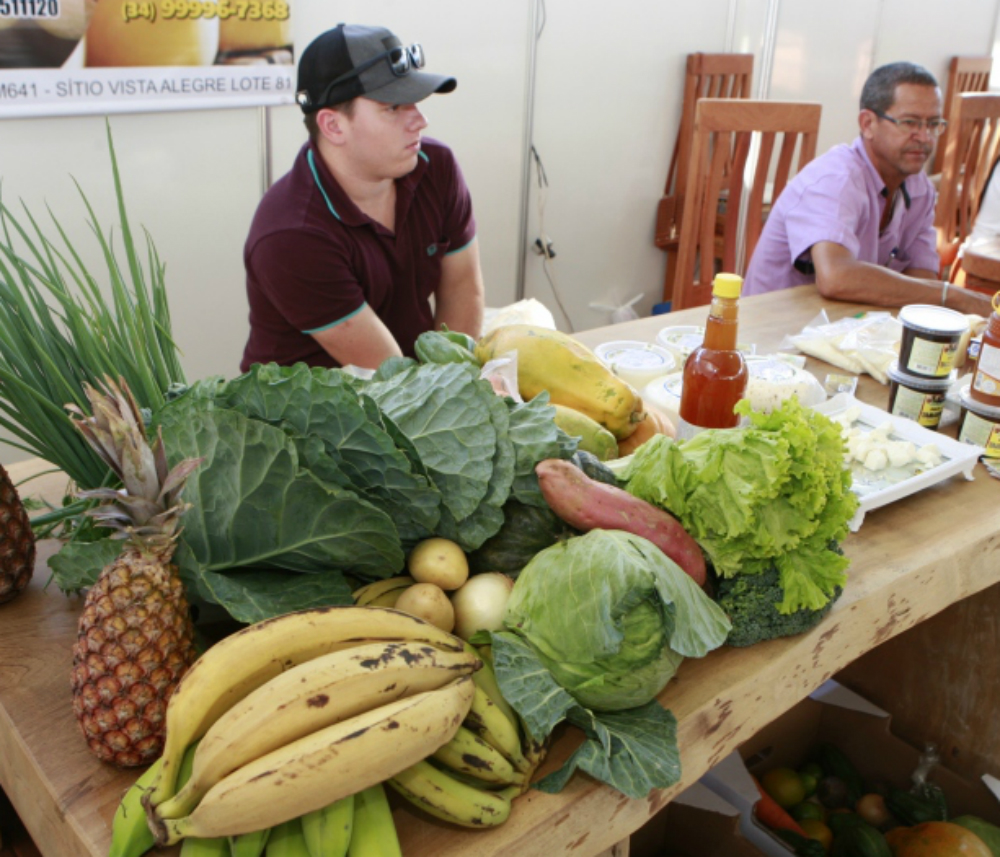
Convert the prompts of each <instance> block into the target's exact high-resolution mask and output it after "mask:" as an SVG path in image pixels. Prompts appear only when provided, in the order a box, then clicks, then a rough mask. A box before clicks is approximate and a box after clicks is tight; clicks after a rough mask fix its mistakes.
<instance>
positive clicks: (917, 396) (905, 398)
mask: <svg viewBox="0 0 1000 857" xmlns="http://www.w3.org/2000/svg"><path fill="white" fill-rule="evenodd" d="M943 410H944V393H921V392H920V391H919V390H911V389H909V388H908V387H904V386H902V385H901V384H900V385H899V386H898V388H897V390H896V398H895V400H894V401H893V403H892V414H893V416H896V417H906V419H908V420H913V421H914V422H917V423H920V425H922V426H924V427H925V428H932V429H936V428H937V427H938V425H939V424H940V423H941V412H942V411H943Z"/></svg>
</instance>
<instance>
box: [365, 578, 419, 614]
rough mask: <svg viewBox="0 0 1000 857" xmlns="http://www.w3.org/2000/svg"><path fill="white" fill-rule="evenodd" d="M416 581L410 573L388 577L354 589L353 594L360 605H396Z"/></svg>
mask: <svg viewBox="0 0 1000 857" xmlns="http://www.w3.org/2000/svg"><path fill="white" fill-rule="evenodd" d="M416 582H417V581H415V580H414V579H413V578H412V577H410V575H408V574H403V575H400V576H399V577H387V578H385V580H376V581H375V582H373V583H369V584H367V585H365V586H362V587H361V588H360V589H356V590H354V592H352V593H351V596H352V597H353V598H354V603H355V604H356V605H357V606H358V607H395V606H396V601H397V600H398V599H399V596H400V595H402V594H403V591H404V590H406V589H408V588H409V587H411V586H413V584H414V583H416Z"/></svg>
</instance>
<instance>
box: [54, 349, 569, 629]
mask: <svg viewBox="0 0 1000 857" xmlns="http://www.w3.org/2000/svg"><path fill="white" fill-rule="evenodd" d="M552 411H553V409H552V408H551V407H550V406H549V405H548V402H547V397H536V398H535V399H533V400H532V401H530V402H527V403H523V404H522V403H516V402H514V401H513V400H511V399H506V398H501V397H499V396H497V395H496V394H495V393H494V392H493V388H492V387H491V386H490V384H489V383H488V382H487V381H483V380H480V379H479V373H478V367H476V366H473V365H471V364H468V363H445V364H434V363H428V364H424V365H421V364H417V363H415V362H414V361H412V360H405V359H401V360H393V361H387V363H386V364H383V366H382V367H380V369H379V371H378V372H377V373H376V375H375V376H374V377H373V378H372V379H371V380H370V381H365V380H361V379H359V378H356V377H354V376H352V375H350V374H348V373H345V372H343V371H341V370H336V369H334V370H330V369H318V368H312V369H310V368H309V367H307V366H305V365H304V364H299V365H296V366H293V367H279V366H277V365H275V364H270V365H266V366H254V367H253V368H252V369H251V370H250V372H248V373H246V374H245V375H242V376H240V377H238V378H236V379H234V380H231V381H223V380H221V379H208V380H203V381H200V382H198V383H196V384H194V385H193V386H192V387H191V388H190V389H188V390H187V391H186V392H184V393H183V394H182V395H180V396H178V397H177V398H175V399H174V400H173V401H170V402H168V403H167V404H166V405H164V407H162V408H161V409H160V410H159V411H157V412H156V414H155V415H154V423H158V424H159V425H160V426H161V427H162V430H163V440H164V443H165V445H166V448H167V451H168V456H169V458H170V461H171V462H176V461H179V460H181V459H184V458H193V457H203V458H204V463H203V464H202V466H201V467H199V468H198V469H197V470H196V471H195V473H194V474H193V475H192V476H191V478H190V479H189V480H188V483H187V487H186V488H185V494H184V499H185V500H186V501H188V502H190V503H191V504H192V508H191V510H190V511H189V512H188V513H187V514H186V515H185V517H184V530H183V533H182V536H181V545H180V548H179V549H178V551H177V554H176V556H175V562H176V563H177V565H178V566H179V568H180V571H181V575H182V577H183V578H184V579H185V580H186V581H187V582H188V584H189V588H190V587H194V588H195V591H196V592H197V594H198V595H199V596H201V598H203V599H205V600H207V601H209V602H211V603H217V604H221V605H222V606H223V607H225V609H226V610H227V611H228V612H229V613H230V615H232V616H233V617H234V618H236V619H238V620H240V621H243V622H255V621H259V620H261V619H264V618H267V617H269V616H274V615H278V614H281V613H287V612H289V611H292V610H298V609H303V608H306V607H311V606H315V605H319V604H337V603H349V602H350V600H351V597H350V586H349V584H348V582H347V581H346V580H345V578H344V573H345V572H350V573H352V574H353V575H356V576H359V577H362V578H369V579H370V578H382V577H389V576H391V575H393V574H397V573H399V572H400V570H401V569H402V567H403V564H404V558H405V554H406V551H407V550H408V549H409V548H410V547H412V546H413V545H414V544H415V543H416V542H417V541H419V540H421V539H424V538H427V537H428V536H431V535H440V536H444V537H446V538H450V539H452V540H454V541H456V542H457V543H458V544H460V545H461V546H462V548H463V549H465V550H467V551H470V550H473V549H475V548H477V547H479V546H480V545H481V544H482V543H483V542H485V541H486V540H487V539H488V538H490V537H491V536H492V535H494V534H495V533H496V532H497V531H498V530H499V529H500V527H501V525H502V524H503V512H502V508H503V506H504V504H505V503H506V502H507V500H508V499H511V498H513V499H516V500H517V501H519V502H521V503H524V504H528V505H536V506H537V505H541V504H543V503H544V499H543V498H542V496H541V492H540V490H539V488H538V482H537V477H535V475H534V467H535V464H536V463H537V462H538V461H541V460H542V459H544V458H549V457H556V458H567V457H569V456H571V455H572V454H573V451H574V449H575V442H574V441H573V440H572V439H570V438H568V437H567V435H565V434H564V433H562V432H561V431H560V430H559V429H558V428H557V427H556V425H555V423H554V421H553V416H552ZM118 547H120V546H119V545H118V544H112V545H109V544H107V540H105V541H103V542H97V543H94V544H91V545H82V544H77V543H72V544H69V545H67V546H66V547H65V548H64V549H63V550H62V551H61V552H60V553H59V554H58V555H57V556H56V557H54V558H53V563H52V565H53V569H54V571H55V572H56V579H57V582H58V583H59V585H60V587H61V588H64V589H72V588H78V587H80V586H84V585H88V584H89V583H90V582H92V581H93V578H94V577H96V573H97V572H98V571H99V570H100V568H101V567H102V566H103V565H104V564H105V563H106V562H107V561H109V559H110V558H111V557H112V556H113V555H114V553H115V552H116V551H117V548H118ZM101 552H103V553H101Z"/></svg>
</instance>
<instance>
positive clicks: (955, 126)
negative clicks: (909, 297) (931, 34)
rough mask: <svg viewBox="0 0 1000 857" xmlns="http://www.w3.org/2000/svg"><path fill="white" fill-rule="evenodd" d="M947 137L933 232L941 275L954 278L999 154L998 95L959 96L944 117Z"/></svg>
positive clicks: (972, 93) (966, 94) (975, 94)
mask: <svg viewBox="0 0 1000 857" xmlns="http://www.w3.org/2000/svg"><path fill="white" fill-rule="evenodd" d="M947 138H948V143H947V145H946V146H945V152H944V161H943V164H942V168H941V180H940V182H939V183H938V199H937V203H936V206H935V209H934V228H935V229H936V230H937V249H938V254H939V255H940V256H941V267H942V276H949V277H950V278H951V279H954V277H955V275H956V274H957V269H956V266H954V265H953V262H954V259H955V256H956V254H957V253H958V248H959V247H960V246H961V244H962V242H963V241H965V239H966V238H968V236H969V233H970V232H971V231H972V225H973V222H974V221H975V218H976V212H977V211H978V210H979V201H980V199H981V198H982V194H983V188H984V187H985V185H986V179H987V178H988V177H989V174H990V168H991V167H992V166H993V162H994V161H995V160H996V159H997V157H998V156H1000V95H994V94H992V93H986V92H967V93H959V95H958V97H957V98H956V99H955V100H954V101H953V102H952V105H951V112H950V113H949V114H948V134H947Z"/></svg>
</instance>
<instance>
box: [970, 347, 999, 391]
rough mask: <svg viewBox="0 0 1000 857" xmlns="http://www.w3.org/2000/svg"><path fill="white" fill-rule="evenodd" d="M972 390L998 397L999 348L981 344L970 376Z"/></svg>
mask: <svg viewBox="0 0 1000 857" xmlns="http://www.w3.org/2000/svg"><path fill="white" fill-rule="evenodd" d="M972 389H973V390H978V391H979V392H980V393H985V394H986V395H987V396H1000V348H997V347H996V346H994V345H987V344H986V343H985V342H984V343H983V346H982V348H981V349H980V350H979V360H978V362H977V363H976V374H975V375H973V376H972Z"/></svg>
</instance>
